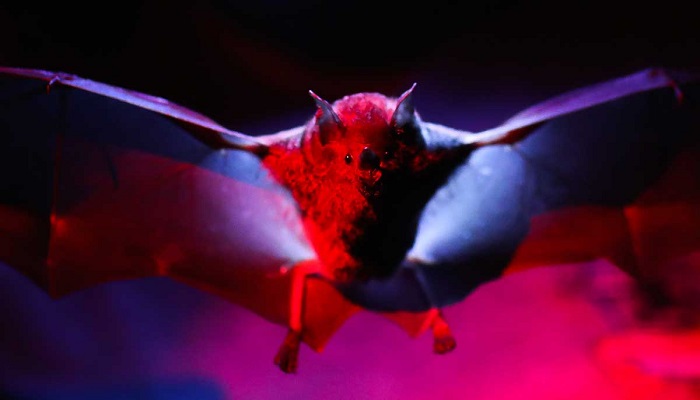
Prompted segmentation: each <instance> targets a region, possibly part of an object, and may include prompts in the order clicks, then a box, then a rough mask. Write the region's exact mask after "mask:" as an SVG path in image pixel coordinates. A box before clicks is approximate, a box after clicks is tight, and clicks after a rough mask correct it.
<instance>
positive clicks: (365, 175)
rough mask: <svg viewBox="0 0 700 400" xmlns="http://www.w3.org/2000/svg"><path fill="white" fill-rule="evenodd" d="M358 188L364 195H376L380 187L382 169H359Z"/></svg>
mask: <svg viewBox="0 0 700 400" xmlns="http://www.w3.org/2000/svg"><path fill="white" fill-rule="evenodd" d="M359 179H360V188H361V191H362V194H363V195H364V196H365V197H376V196H378V195H379V193H380V192H381V188H382V170H381V169H379V168H373V169H368V170H364V171H360V177H359Z"/></svg>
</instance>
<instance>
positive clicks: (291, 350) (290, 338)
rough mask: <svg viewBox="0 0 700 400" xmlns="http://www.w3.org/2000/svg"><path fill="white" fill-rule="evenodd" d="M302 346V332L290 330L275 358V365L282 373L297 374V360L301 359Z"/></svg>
mask: <svg viewBox="0 0 700 400" xmlns="http://www.w3.org/2000/svg"><path fill="white" fill-rule="evenodd" d="M300 344H301V332H297V331H295V330H293V329H290V330H289V332H288V333H287V336H286V337H285V338H284V342H283V343H282V346H280V349H279V350H278V351H277V355H276V356H275V365H277V366H278V367H280V369H281V370H282V372H284V373H287V374H294V373H296V372H297V359H298V358H299V345H300Z"/></svg>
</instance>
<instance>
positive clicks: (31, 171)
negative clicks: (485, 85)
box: [0, 67, 700, 373]
mask: <svg viewBox="0 0 700 400" xmlns="http://www.w3.org/2000/svg"><path fill="white" fill-rule="evenodd" d="M415 91H416V85H415V84H414V85H413V86H412V87H410V88H409V89H408V90H406V91H405V92H404V93H402V94H400V95H399V96H396V97H389V96H385V95H383V94H379V93H370V92H363V93H357V94H353V95H349V96H345V97H343V98H341V99H338V100H336V101H335V102H333V103H330V102H328V101H326V100H324V99H323V98H321V97H320V96H318V95H317V94H316V93H314V92H312V91H310V92H309V94H310V96H311V98H312V100H313V102H314V104H315V107H316V112H315V114H314V115H313V116H312V117H311V118H310V119H309V120H308V122H307V123H306V124H304V125H302V126H299V127H295V128H292V129H289V130H285V131H282V132H277V133H272V134H267V135H258V136H253V135H246V134H243V133H240V132H236V131H232V130H230V129H228V128H226V127H223V126H222V125H219V124H218V123H216V122H215V121H213V120H211V119H210V118H208V117H206V116H203V115H201V114H199V113H196V112H194V111H192V110H189V109H186V108H184V107H181V106H179V105H177V104H174V103H171V102H169V101H167V100H165V99H161V98H158V97H154V96H150V95H147V94H143V93H139V92H135V91H132V90H127V89H123V88H119V87H115V86H111V85H107V84H104V83H100V82H95V81H92V80H88V79H84V78H81V77H77V76H74V75H70V74H66V73H61V72H51V71H43V70H33V69H20V68H10V67H0V104H1V105H2V107H0V137H1V138H2V140H3V141H4V142H3V146H2V147H1V149H2V150H0V151H2V156H1V157H0V159H1V160H2V161H1V162H2V166H3V168H2V169H1V171H2V172H0V185H2V186H1V187H2V191H1V193H0V196H2V198H1V201H0V216H1V218H0V221H2V222H0V260H2V261H4V262H6V263H8V264H9V265H12V266H13V267H15V268H17V269H18V270H19V271H20V272H22V273H24V274H25V275H27V276H28V277H30V278H31V279H32V280H33V281H34V282H36V283H37V284H38V285H39V286H40V287H42V288H44V289H46V290H47V291H48V292H49V294H51V295H52V296H62V295H65V294H68V293H70V292H73V291H76V290H80V289H82V288H86V287H89V286H92V285H95V284H99V283H103V282H108V281H113V280H119V279H133V278H140V277H146V276H168V277H171V278H173V279H175V280H178V281H181V282H185V283H187V284H189V285H192V286H194V287H196V288H199V289H202V290H205V291H208V292H211V293H214V294H217V295H220V296H223V297H224V298H226V299H228V300H230V301H232V302H234V303H236V304H238V305H241V306H243V307H246V308H248V309H250V310H252V311H254V312H255V313H257V314H258V315H260V316H262V317H263V318H265V319H267V320H269V321H272V322H275V323H278V324H280V325H283V326H285V327H287V328H288V333H287V336H286V338H285V340H284V342H283V343H282V345H281V347H280V349H279V351H278V353H277V355H276V356H275V359H274V362H275V364H277V365H278V366H279V368H280V369H281V370H282V371H284V372H288V373H292V372H296V370H297V358H298V352H299V347H300V345H301V343H306V344H307V345H308V346H309V347H311V348H312V349H314V350H316V351H321V350H322V349H323V348H324V346H325V345H326V343H327V342H328V340H329V339H330V338H331V337H332V335H333V333H334V332H336V331H337V330H338V329H339V328H340V327H341V326H342V324H343V323H344V322H345V321H346V320H347V319H348V318H349V317H350V316H352V315H353V314H354V313H356V312H358V311H360V310H369V311H372V312H376V313H378V314H380V315H382V316H384V317H386V318H388V319H389V320H391V321H393V322H395V323H397V324H399V326H400V327H402V328H403V329H404V330H405V331H406V332H407V333H408V334H410V335H412V336H418V335H420V334H422V333H423V332H425V331H427V330H430V331H431V332H432V334H433V337H434V341H433V350H434V352H436V353H438V354H444V353H448V352H450V351H451V350H453V349H454V348H455V346H456V340H455V338H454V336H453V334H452V333H451V331H450V329H449V325H448V323H447V322H446V320H445V318H444V315H443V313H442V312H441V308H442V307H445V306H447V305H450V304H454V303H456V302H459V301H461V300H463V299H464V298H465V297H466V296H468V295H469V293H471V292H472V291H473V290H475V289H476V288H477V287H479V286H480V285H482V284H484V283H487V282H490V281H493V280H495V279H498V278H499V277H501V276H503V275H504V274H508V273H511V272H515V271H519V270H523V269H526V268H532V267H541V266H547V265H552V264H556V263H558V262H565V261H566V262H575V261H581V260H592V259H597V258H606V259H609V260H611V261H612V262H613V263H614V264H615V265H617V266H619V267H620V268H622V269H623V270H625V271H627V272H629V273H631V274H632V275H633V276H635V277H636V278H638V279H639V280H640V282H642V283H643V284H645V285H647V286H663V287H664V290H666V291H670V292H674V290H676V289H678V288H679V279H677V275H678V274H676V273H669V272H668V271H669V270H668V269H667V268H665V267H667V266H668V265H676V264H677V263H678V262H679V260H685V261H684V263H683V265H684V266H686V267H687V266H690V267H689V268H691V269H693V268H692V267H693V266H694V265H696V264H697V262H696V261H695V259H694V254H695V253H696V252H697V249H698V248H700V237H699V234H698V233H697V231H698V230H697V226H698V223H699V222H700V212H698V211H700V208H698V205H697V203H698V199H700V196H699V195H700V190H699V188H698V182H699V180H698V178H699V176H698V171H699V169H698V163H697V161H696V160H697V156H698V155H699V154H698V149H697V145H698V140H697V132H698V131H697V129H696V128H697V127H698V125H697V124H698V109H697V77H696V76H695V75H692V74H688V73H684V72H681V71H667V70H662V69H649V70H643V71H640V72H637V73H633V74H631V75H627V76H623V77H619V78H616V79H613V80H610V81H606V82H602V83H598V84H595V85H592V86H589V87H584V88H580V89H577V90H574V91H571V92H568V93H565V94H562V95H560V96H558V97H555V98H553V99H551V100H548V101H545V102H543V103H540V104H537V105H535V106H533V107H530V108H528V109H526V110H524V111H522V112H520V113H518V114H516V115H515V116H513V117H512V118H510V119H508V120H507V121H505V122H504V123H503V124H501V125H499V126H496V127H494V128H492V129H488V130H486V131H482V132H477V133H472V132H466V131H461V130H458V129H453V128H450V127H447V126H443V125H440V124H436V123H431V122H426V121H424V120H423V119H422V117H421V115H420V114H419V113H418V112H417V110H416V109H415V107H414V101H413V97H414V96H415V94H414V92H415ZM674 263H675V264H674ZM673 271H676V270H673ZM680 281H683V279H680ZM678 290H681V289H678ZM678 290H676V292H677V291H678ZM681 291H682V290H681ZM674 293H675V292H674Z"/></svg>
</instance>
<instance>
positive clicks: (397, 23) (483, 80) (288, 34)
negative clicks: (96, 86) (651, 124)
mask: <svg viewBox="0 0 700 400" xmlns="http://www.w3.org/2000/svg"><path fill="white" fill-rule="evenodd" d="M193 3H195V4H188V5H183V4H172V3H171V2H167V1H162V0H150V1H146V0H144V1H135V0H127V1H121V2H94V3H91V4H88V5H82V4H81V5H78V2H71V1H68V2H66V1H63V2H56V3H53V4H52V5H51V6H47V5H45V4H41V3H27V2H21V3H20V2H16V3H14V4H8V5H5V6H3V7H0V64H2V65H7V66H20V67H32V68H41V69H48V70H59V71H64V72H70V73H74V74H77V75H81V76H83V77H87V78H91V79H95V80H101V81H105V82H108V83H112V84H116V85H119V86H124V87H127V88H131V89H137V90H140V91H143V92H147V93H150V94H155V95H158V96H161V97H165V98H168V99H170V100H172V101H175V102H177V103H180V104H183V105H185V106H189V107H191V108H194V109H195V110H198V111H200V112H203V113H205V114H207V115H209V116H211V117H213V118H214V119H215V120H217V121H219V122H220V123H222V124H224V125H227V126H228V127H230V128H232V129H236V130H241V131H244V132H246V133H252V134H256V133H267V130H269V129H283V128H287V127H289V126H287V124H289V123H290V122H289V121H293V122H296V121H298V122H299V123H301V122H302V121H303V119H304V118H306V115H307V114H310V112H311V111H312V110H313V109H312V102H311V101H310V100H309V98H308V96H307V95H306V91H307V90H309V89H312V90H314V91H315V92H316V93H318V94H320V95H321V96H322V97H325V98H327V99H328V100H331V101H332V100H334V99H336V98H338V97H341V96H343V95H346V94H350V93H354V92H359V91H379V92H383V93H385V94H388V95H398V94H400V93H401V92H403V91H404V90H405V89H407V88H408V87H409V86H410V84H411V83H413V82H416V81H417V82H418V83H419V87H418V88H419V90H418V93H419V95H418V96H417V104H418V106H419V110H421V109H425V106H426V103H428V102H430V103H431V104H430V105H431V106H435V107H430V110H431V113H433V114H431V115H428V116H427V117H428V118H425V117H426V116H425V115H424V119H430V120H437V121H436V122H443V123H451V124H453V125H458V126H459V127H461V128H464V129H472V130H479V129H483V128H486V127H487V126H484V124H491V123H495V122H498V121H497V120H498V119H501V118H505V117H507V116H508V115H509V114H510V113H512V112H514V111H517V110H516V107H519V106H520V104H521V103H522V102H523V101H526V100H525V99H523V100H522V101H519V100H518V99H513V98H512V97H513V96H517V94H518V93H526V94H527V95H528V96H531V95H532V94H533V93H536V94H537V96H538V97H537V98H535V99H538V98H545V97H547V96H550V95H553V94H556V93H558V91H560V90H562V89H567V88H572V87H575V86H580V85H586V84H589V83H592V82H595V81H598V80H604V79H608V78H612V77H614V76H618V75H624V74H627V73H631V72H634V71H636V70H638V69H642V68H646V67H650V66H665V67H672V68H673V67H683V68H694V69H698V68H700V55H698V49H699V48H700V40H699V38H700V28H699V27H698V24H697V15H696V14H695V13H693V12H691V11H690V8H689V6H688V5H685V4H683V3H674V2H668V1H664V2H656V3H655V4H653V5H642V4H641V3H642V2H634V3H633V2H629V3H620V2H612V1H606V2H581V3H578V2H566V1H536V2H528V3H527V4H521V3H519V2H515V1H507V0H498V1H491V2H486V1H482V2H450V1H446V0H431V1H420V2H418V3H416V4H414V5H412V4H409V3H403V4H399V5H394V6H389V5H387V4H383V3H381V2H376V1H359V2H324V1H309V0H305V1H295V2H280V1H274V0H263V1H255V2H250V1H249V2H242V1H232V0H209V1H199V2H193ZM458 3H459V4H458ZM465 98H468V99H471V100H468V101H467V100H464V99H465ZM529 99H530V97H528V98H527V101H529ZM435 101H438V102H445V104H448V103H455V102H460V104H462V103H464V106H465V112H470V111H471V112H473V113H477V114H479V113H481V111H482V110H483V111H485V112H490V113H492V114H493V115H494V116H493V118H495V119H496V120H494V121H492V120H491V119H489V118H487V119H483V118H479V121H478V122H475V123H472V124H470V122H469V120H474V119H476V118H465V119H459V118H454V117H447V116H444V117H443V115H441V113H440V111H439V110H440V107H439V103H438V104H437V105H436V104H434V102H435ZM452 105H454V104H452ZM421 106H423V108H421ZM289 110H304V112H305V113H306V114H304V116H297V115H296V114H294V115H292V116H289V117H287V115H288V114H285V113H289V112H290V111H289ZM433 110H435V111H433ZM443 118H447V120H443ZM259 121H265V123H264V124H263V125H259V124H258V122H259ZM256 130H262V131H260V132H257V131H256Z"/></svg>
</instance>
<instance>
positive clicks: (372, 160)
mask: <svg viewBox="0 0 700 400" xmlns="http://www.w3.org/2000/svg"><path fill="white" fill-rule="evenodd" d="M379 161H380V160H379V157H377V153H375V152H374V151H372V149H370V148H369V147H365V148H364V149H362V151H361V152H360V169H376V168H379Z"/></svg>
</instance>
